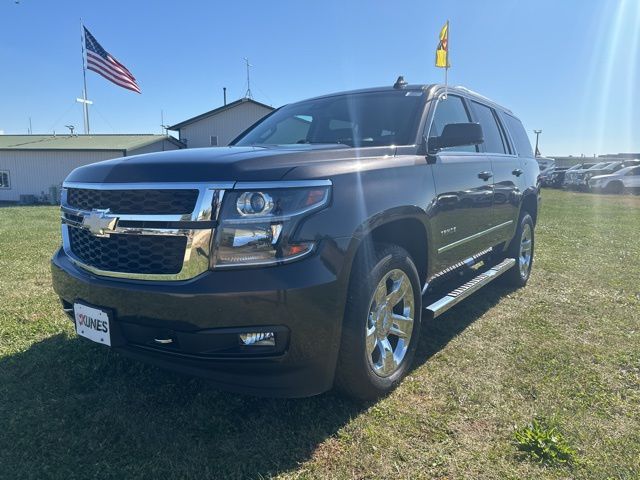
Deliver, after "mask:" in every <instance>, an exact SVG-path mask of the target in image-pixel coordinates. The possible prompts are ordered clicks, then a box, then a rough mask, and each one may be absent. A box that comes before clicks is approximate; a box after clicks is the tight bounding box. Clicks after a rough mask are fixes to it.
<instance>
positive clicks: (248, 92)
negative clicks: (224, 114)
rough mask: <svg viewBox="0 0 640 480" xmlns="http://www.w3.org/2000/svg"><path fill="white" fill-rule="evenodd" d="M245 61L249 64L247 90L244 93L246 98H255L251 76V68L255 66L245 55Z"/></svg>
mask: <svg viewBox="0 0 640 480" xmlns="http://www.w3.org/2000/svg"><path fill="white" fill-rule="evenodd" d="M244 62H245V63H246V64H247V91H246V93H245V94H244V98H253V96H252V95H251V78H250V76H249V68H250V67H253V65H251V64H250V63H249V59H248V58H247V57H244Z"/></svg>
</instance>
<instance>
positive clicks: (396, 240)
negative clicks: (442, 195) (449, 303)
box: [348, 207, 431, 287]
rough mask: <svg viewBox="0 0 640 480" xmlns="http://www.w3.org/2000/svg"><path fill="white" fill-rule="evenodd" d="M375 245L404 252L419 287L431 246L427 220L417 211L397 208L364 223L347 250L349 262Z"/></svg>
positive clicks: (420, 211)
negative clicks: (414, 268) (410, 259)
mask: <svg viewBox="0 0 640 480" xmlns="http://www.w3.org/2000/svg"><path fill="white" fill-rule="evenodd" d="M374 243H390V244H394V245H398V246H399V247H402V248H404V249H405V250H406V251H407V252H408V253H409V255H411V258H412V259H413V262H414V263H415V265H416V269H417V270H418V277H419V278H420V283H421V285H420V286H421V287H422V286H423V285H424V282H425V281H426V278H427V275H428V265H429V249H428V246H429V245H431V242H430V235H429V228H428V219H427V216H426V214H425V212H424V210H421V209H420V208H418V207H398V208H393V209H391V210H387V211H384V212H381V213H378V214H376V215H374V216H372V217H370V218H368V219H367V220H366V221H365V222H363V223H362V224H361V225H360V226H359V227H358V229H357V231H356V232H355V234H354V236H353V238H352V240H351V244H350V246H349V253H350V254H349V255H348V258H349V261H350V264H351V267H353V261H354V259H355V257H356V255H357V254H358V252H359V251H360V250H361V249H362V248H365V247H367V246H369V247H371V246H373V244H374Z"/></svg>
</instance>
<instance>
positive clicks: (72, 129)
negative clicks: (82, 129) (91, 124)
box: [54, 125, 76, 135]
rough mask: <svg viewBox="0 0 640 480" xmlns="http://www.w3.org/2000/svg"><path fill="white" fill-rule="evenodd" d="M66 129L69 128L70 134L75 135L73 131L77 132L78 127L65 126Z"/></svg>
mask: <svg viewBox="0 0 640 480" xmlns="http://www.w3.org/2000/svg"><path fill="white" fill-rule="evenodd" d="M65 127H67V128H68V129H69V132H71V133H70V134H71V135H73V131H74V130H75V128H76V126H75V125H65ZM54 135H55V134H54Z"/></svg>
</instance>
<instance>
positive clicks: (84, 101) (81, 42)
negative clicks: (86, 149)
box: [80, 19, 91, 134]
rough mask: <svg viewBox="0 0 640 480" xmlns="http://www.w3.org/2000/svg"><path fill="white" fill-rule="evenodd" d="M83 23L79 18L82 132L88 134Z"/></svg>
mask: <svg viewBox="0 0 640 480" xmlns="http://www.w3.org/2000/svg"><path fill="white" fill-rule="evenodd" d="M84 43H85V40H84V25H83V23H82V19H80V45H81V52H82V81H83V86H84V88H83V90H82V95H83V97H82V111H83V113H84V118H83V119H84V133H85V134H89V133H90V131H91V130H90V128H89V101H88V100H87V69H86V67H85V64H84V58H85V52H84Z"/></svg>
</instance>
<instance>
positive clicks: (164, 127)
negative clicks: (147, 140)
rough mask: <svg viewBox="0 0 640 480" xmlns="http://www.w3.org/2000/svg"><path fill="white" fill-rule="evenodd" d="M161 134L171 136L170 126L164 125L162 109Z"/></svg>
mask: <svg viewBox="0 0 640 480" xmlns="http://www.w3.org/2000/svg"><path fill="white" fill-rule="evenodd" d="M160 128H161V130H160V133H162V134H163V135H169V131H168V130H169V125H165V124H164V110H162V109H160Z"/></svg>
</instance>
